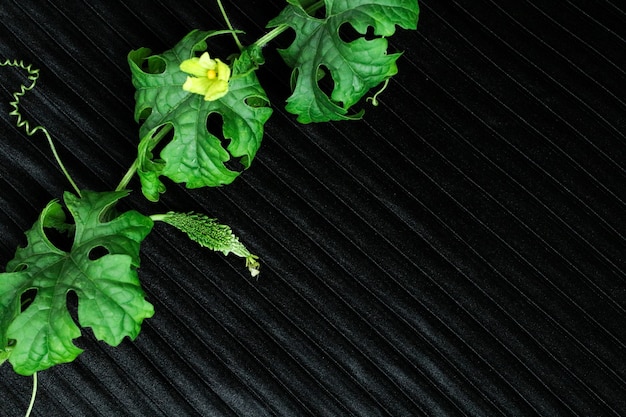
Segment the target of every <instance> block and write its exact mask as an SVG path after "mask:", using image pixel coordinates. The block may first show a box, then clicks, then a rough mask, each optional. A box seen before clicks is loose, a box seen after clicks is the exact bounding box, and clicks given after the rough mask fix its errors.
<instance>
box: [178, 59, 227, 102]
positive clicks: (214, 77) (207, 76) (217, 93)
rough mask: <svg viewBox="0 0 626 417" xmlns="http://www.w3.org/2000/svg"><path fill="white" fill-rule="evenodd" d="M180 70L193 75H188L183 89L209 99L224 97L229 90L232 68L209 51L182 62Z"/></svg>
mask: <svg viewBox="0 0 626 417" xmlns="http://www.w3.org/2000/svg"><path fill="white" fill-rule="evenodd" d="M180 70H181V71H183V72H186V73H187V74H190V75H193V77H187V80H186V81H185V84H183V90H185V91H189V92H190V93H195V94H200V95H203V96H204V99H205V100H207V101H213V100H217V99H218V98H221V97H224V96H225V95H226V93H227V92H228V79H229V78H230V68H229V67H228V65H226V64H225V63H223V62H222V61H220V60H219V59H217V58H216V59H212V58H211V57H210V56H209V53H208V52H205V53H203V54H202V55H201V56H200V58H197V57H194V58H189V59H186V60H184V61H183V62H181V63H180Z"/></svg>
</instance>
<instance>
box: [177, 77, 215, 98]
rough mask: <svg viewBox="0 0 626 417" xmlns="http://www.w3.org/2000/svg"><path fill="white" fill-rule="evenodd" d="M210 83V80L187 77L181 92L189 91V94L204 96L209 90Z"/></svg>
mask: <svg viewBox="0 0 626 417" xmlns="http://www.w3.org/2000/svg"><path fill="white" fill-rule="evenodd" d="M210 83H211V80H209V79H208V78H206V77H202V78H196V77H187V80H186V81H185V84H183V90H185V91H189V92H190V93H195V94H201V95H205V94H206V92H207V90H208V89H209V84H210Z"/></svg>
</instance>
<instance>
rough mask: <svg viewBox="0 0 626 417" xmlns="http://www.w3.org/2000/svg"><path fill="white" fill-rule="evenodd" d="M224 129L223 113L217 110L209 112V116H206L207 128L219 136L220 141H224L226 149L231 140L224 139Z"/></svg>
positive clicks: (223, 144)
mask: <svg viewBox="0 0 626 417" xmlns="http://www.w3.org/2000/svg"><path fill="white" fill-rule="evenodd" d="M223 129H224V119H223V118H222V115H221V114H219V113H216V112H211V113H209V116H208V117H207V118H206V130H207V131H208V132H209V133H210V134H212V135H213V136H215V137H216V138H218V139H219V140H220V142H222V146H223V147H224V149H226V148H227V147H228V143H229V142H230V141H228V140H226V139H224V131H223Z"/></svg>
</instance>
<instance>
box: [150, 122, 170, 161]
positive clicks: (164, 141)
mask: <svg viewBox="0 0 626 417" xmlns="http://www.w3.org/2000/svg"><path fill="white" fill-rule="evenodd" d="M163 129H165V126H161V127H160V128H159V130H157V131H156V132H154V135H152V136H153V137H155V136H158V135H159V133H160V132H161V130H163ZM172 139H174V129H171V130H170V131H169V132H167V133H166V134H165V135H164V136H163V137H162V138H161V140H159V142H158V143H156V144H154V146H152V148H151V151H150V153H151V154H152V157H151V159H158V158H160V156H161V151H162V150H163V148H165V147H166V146H167V145H168V144H169V143H170V142H171V141H172Z"/></svg>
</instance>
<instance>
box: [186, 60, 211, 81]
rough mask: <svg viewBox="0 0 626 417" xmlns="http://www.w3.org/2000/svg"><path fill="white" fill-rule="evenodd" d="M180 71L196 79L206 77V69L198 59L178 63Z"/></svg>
mask: <svg viewBox="0 0 626 417" xmlns="http://www.w3.org/2000/svg"><path fill="white" fill-rule="evenodd" d="M180 70H181V71H183V72H186V73H187V74H191V75H195V76H196V77H204V76H206V72H207V68H205V67H204V66H203V65H202V63H201V62H200V58H196V57H194V58H189V59H186V60H184V61H183V62H181V63H180Z"/></svg>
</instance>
